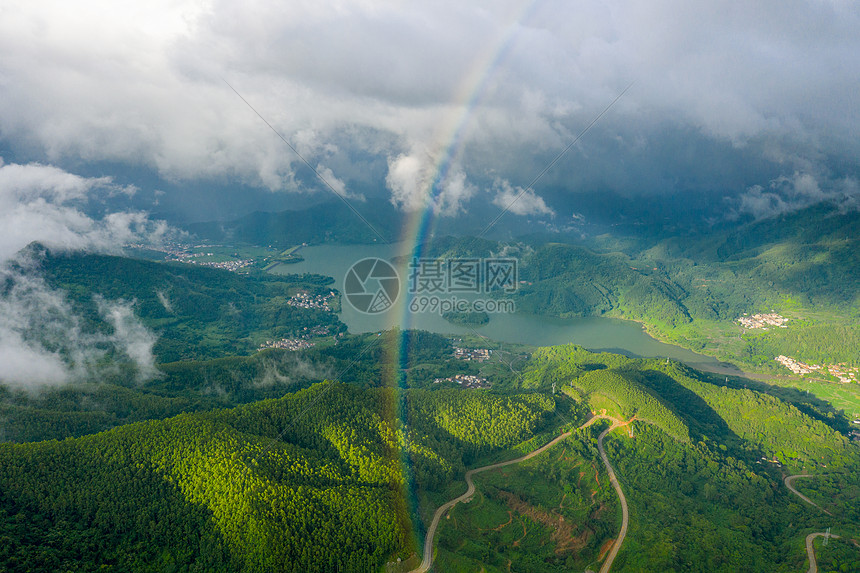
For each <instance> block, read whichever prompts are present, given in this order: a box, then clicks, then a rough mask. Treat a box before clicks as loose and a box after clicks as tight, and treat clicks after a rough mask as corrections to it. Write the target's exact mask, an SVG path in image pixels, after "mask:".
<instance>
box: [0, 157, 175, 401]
mask: <svg viewBox="0 0 860 573" xmlns="http://www.w3.org/2000/svg"><path fill="white" fill-rule="evenodd" d="M133 192H134V189H129V188H128V187H121V186H118V185H115V184H114V183H113V181H112V180H111V179H110V178H109V177H96V178H88V177H81V176H78V175H75V174H73V173H69V172H67V171H64V170H62V169H59V168H57V167H54V166H50V165H42V164H27V165H19V164H14V163H11V164H5V163H2V162H0V285H2V287H0V383H5V384H8V385H12V386H15V387H25V388H30V389H33V388H39V387H44V386H55V385H58V384H63V383H66V382H70V381H74V380H82V379H85V378H87V377H88V376H93V375H94V373H96V372H97V371H99V369H101V368H103V366H101V365H100V361H101V359H102V358H104V357H105V356H106V355H107V354H109V353H114V354H116V353H119V355H121V356H122V357H124V359H125V360H128V361H130V362H131V363H133V364H134V365H135V370H136V372H137V375H138V377H139V378H140V379H148V378H151V377H152V376H153V375H155V368H154V359H153V356H152V346H153V344H154V343H155V336H154V335H153V334H152V333H150V332H149V331H148V330H147V329H146V328H145V327H144V326H143V325H142V324H141V323H140V322H139V321H137V319H136V318H135V317H134V314H133V311H132V306H131V305H130V304H128V303H124V302H122V301H104V300H102V299H98V306H99V309H100V312H101V314H102V319H103V320H104V321H106V322H107V324H109V325H110V326H111V328H112V330H113V334H112V335H105V334H103V333H99V332H97V331H92V330H91V329H90V330H88V327H87V326H86V321H84V320H83V319H82V318H81V317H80V316H79V315H78V314H76V312H75V310H74V309H73V307H72V305H71V304H70V303H69V301H68V300H67V298H66V295H65V293H64V292H63V291H62V290H58V289H54V288H52V287H50V286H49V285H48V284H47V283H46V282H45V281H44V280H43V279H42V278H41V273H40V269H39V260H38V258H33V257H38V253H35V252H22V251H21V250H22V249H23V248H24V247H26V246H27V245H29V244H30V243H32V242H34V241H38V242H40V243H42V244H43V245H45V246H47V247H49V248H52V249H55V250H88V251H101V252H119V251H120V249H121V248H122V245H123V244H126V243H129V242H132V241H143V242H157V241H159V240H160V239H161V238H162V237H163V236H164V234H165V233H166V232H167V230H168V229H167V226H166V224H165V223H164V222H153V221H151V220H150V219H149V218H148V217H147V215H146V214H145V213H142V212H114V213H109V214H107V215H105V216H104V217H102V218H101V219H95V218H92V217H90V216H89V215H86V214H85V213H84V208H85V207H86V206H87V205H88V203H89V202H90V201H91V199H93V198H94V197H97V196H100V195H104V194H107V195H110V194H115V193H133Z"/></svg>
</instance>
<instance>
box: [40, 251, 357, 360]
mask: <svg viewBox="0 0 860 573" xmlns="http://www.w3.org/2000/svg"><path fill="white" fill-rule="evenodd" d="M39 272H40V274H41V275H42V276H43V277H44V280H45V282H46V283H47V284H48V286H50V287H52V288H54V289H59V290H62V291H63V293H64V294H65V296H66V297H67V299H68V302H69V303H70V304H71V305H72V310H73V311H74V312H75V313H77V314H78V315H80V316H81V317H83V318H84V320H85V321H87V322H86V324H85V325H84V327H85V328H88V329H93V330H94V329H98V328H101V327H102V326H101V324H100V323H101V320H100V318H99V309H98V301H99V299H102V300H107V301H120V300H121V301H125V302H126V303H132V304H133V310H134V314H135V316H136V317H138V318H139V319H140V320H141V321H142V323H143V325H145V326H146V327H148V328H150V329H152V331H153V332H154V333H155V334H156V335H157V336H158V340H157V341H156V342H155V346H154V348H153V352H154V354H155V357H156V359H157V361H158V362H173V361H176V360H183V359H201V358H218V357H222V356H229V355H235V354H248V353H250V352H253V351H255V350H256V349H257V348H258V347H259V346H260V344H261V343H262V342H264V341H265V340H271V339H280V338H285V337H289V336H297V335H300V334H302V333H303V332H304V331H305V329H311V328H314V327H317V326H322V327H329V330H330V332H331V334H337V333H339V332H343V331H345V329H346V327H345V325H343V324H342V323H340V321H339V320H338V319H337V317H336V316H335V315H334V314H333V313H332V312H326V311H324V310H321V309H314V308H299V307H297V306H291V305H289V304H287V301H288V300H289V299H290V297H291V296H293V295H294V294H296V293H297V292H299V291H303V292H308V293H311V294H327V293H329V292H330V291H331V288H330V287H329V286H327V284H328V283H330V282H331V281H330V280H328V279H324V278H323V277H292V276H270V275H262V274H260V275H252V276H248V275H239V274H237V273H233V272H229V271H225V270H219V269H210V268H204V267H198V266H194V265H183V264H162V263H155V262H151V261H143V260H137V259H130V258H126V257H116V256H105V255H93V254H82V253H66V254H64V253H52V252H50V251H44V252H43V253H42V256H41V257H40V261H39ZM315 278H317V279H322V280H314V279H315Z"/></svg>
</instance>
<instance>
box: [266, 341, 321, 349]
mask: <svg viewBox="0 0 860 573" xmlns="http://www.w3.org/2000/svg"><path fill="white" fill-rule="evenodd" d="M313 346H314V343H313V342H310V341H308V340H305V339H303V338H282V339H280V340H267V341H266V342H264V343H263V344H261V345H260V350H264V349H266V348H280V349H282V350H292V351H297V350H306V349H308V348H312V347H313Z"/></svg>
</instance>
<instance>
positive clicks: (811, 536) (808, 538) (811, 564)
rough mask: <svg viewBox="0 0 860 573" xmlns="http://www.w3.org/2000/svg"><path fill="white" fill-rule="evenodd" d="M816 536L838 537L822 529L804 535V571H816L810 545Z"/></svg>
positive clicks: (816, 565) (815, 572) (813, 553)
mask: <svg viewBox="0 0 860 573" xmlns="http://www.w3.org/2000/svg"><path fill="white" fill-rule="evenodd" d="M804 477H806V476H804ZM816 537H824V538H825V539H826V538H827V537H832V538H833V539H839V536H838V535H833V534H832V533H830V534H828V533H825V532H823V531H819V532H818V533H810V534H809V535H807V536H806V556H807V557H808V558H809V570H808V571H807V572H806V573H818V564H817V563H816V562H815V547H813V545H812V542H813V541H815V538H816Z"/></svg>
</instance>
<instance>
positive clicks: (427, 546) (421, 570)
mask: <svg viewBox="0 0 860 573" xmlns="http://www.w3.org/2000/svg"><path fill="white" fill-rule="evenodd" d="M600 419H607V420H612V421H613V425H612V428H615V427H617V424H618V422H617V421H616V420H614V419H613V418H610V417H609V416H594V417H593V418H591V419H589V420H588V421H587V422H586V423H584V424H582V425H581V426H580V427H578V428H577V430H581V429H583V428H587V427H589V426H590V425H592V424H593V423H595V422H596V421H597V420H600ZM574 431H576V430H571V431H569V432H565V433H563V434H561V435H560V436H558V437H556V438H555V439H553V440H552V441H551V442H549V443H547V444H545V445H543V446H541V447H540V448H538V449H536V450H535V451H533V452H531V453H529V454H526V455H524V456H523V457H521V458H517V459H515V460H508V461H506V462H499V463H497V464H490V465H488V466H483V467H480V468H475V469H473V470H469V471H467V472H466V486H467V487H466V493H464V494H463V495H461V496H459V497H455V498H454V499H452V500H451V501H449V502H447V503H445V504H444V505H442V506H440V507H439V509H437V510H436V513H435V514H433V521H432V522H431V523H430V527H429V528H427V537H426V538H425V539H424V559H423V560H422V561H421V565H419V566H418V567H417V568H415V569H413V570H412V571H411V573H426V572H427V571H429V570H430V566H431V565H433V537H434V536H435V535H436V529H437V528H438V527H439V521H440V520H441V519H442V516H443V515H445V512H447V511H448V510H449V509H451V508H452V507H454V506H455V505H457V504H458V503H460V502H461V501H466V500H468V499H469V498H470V497H472V495H474V493H475V482H474V481H473V480H472V476H474V475H475V474H479V473H482V472H486V471H490V470H495V469H499V468H503V467H505V466H511V465H514V464H519V463H521V462H524V461H526V460H530V459H532V458H533V457H535V456H537V455H540V454H542V453H544V452H545V451H547V450H548V449H550V448H551V447H553V446H554V445H556V444H557V443H559V442H560V441H562V440H564V439H566V438H568V437H570V435H571V434H573V432H574ZM607 431H609V430H607ZM605 434H606V432H603V433H602V434H600V440H598V446H599V447H600V452H601V456H603V461H604V463H605V464H606V465H607V467H609V462H608V461H607V460H606V457H605V455H604V454H603V446H602V440H603V436H604V435H605ZM610 471H611V468H610ZM611 476H612V477H611V479H612V480H613V483H614V484H617V483H618V482H617V481H615V474H614V473H612V474H611ZM615 489H616V491H618V492H621V488H620V487H618V486H617V485H616V487H615ZM622 503H623V507H624V515H625V519H624V525H623V531H625V532H626V531H627V518H626V515H627V504H626V502H622ZM622 539H623V534H622ZM618 545H620V543H618ZM617 552H618V551H617V550H616V549H615V547H613V553H612V554H611V555H610V558H614V554H615V553H617ZM607 571H608V569H607ZM602 572H603V570H602V569H601V573H602Z"/></svg>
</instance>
